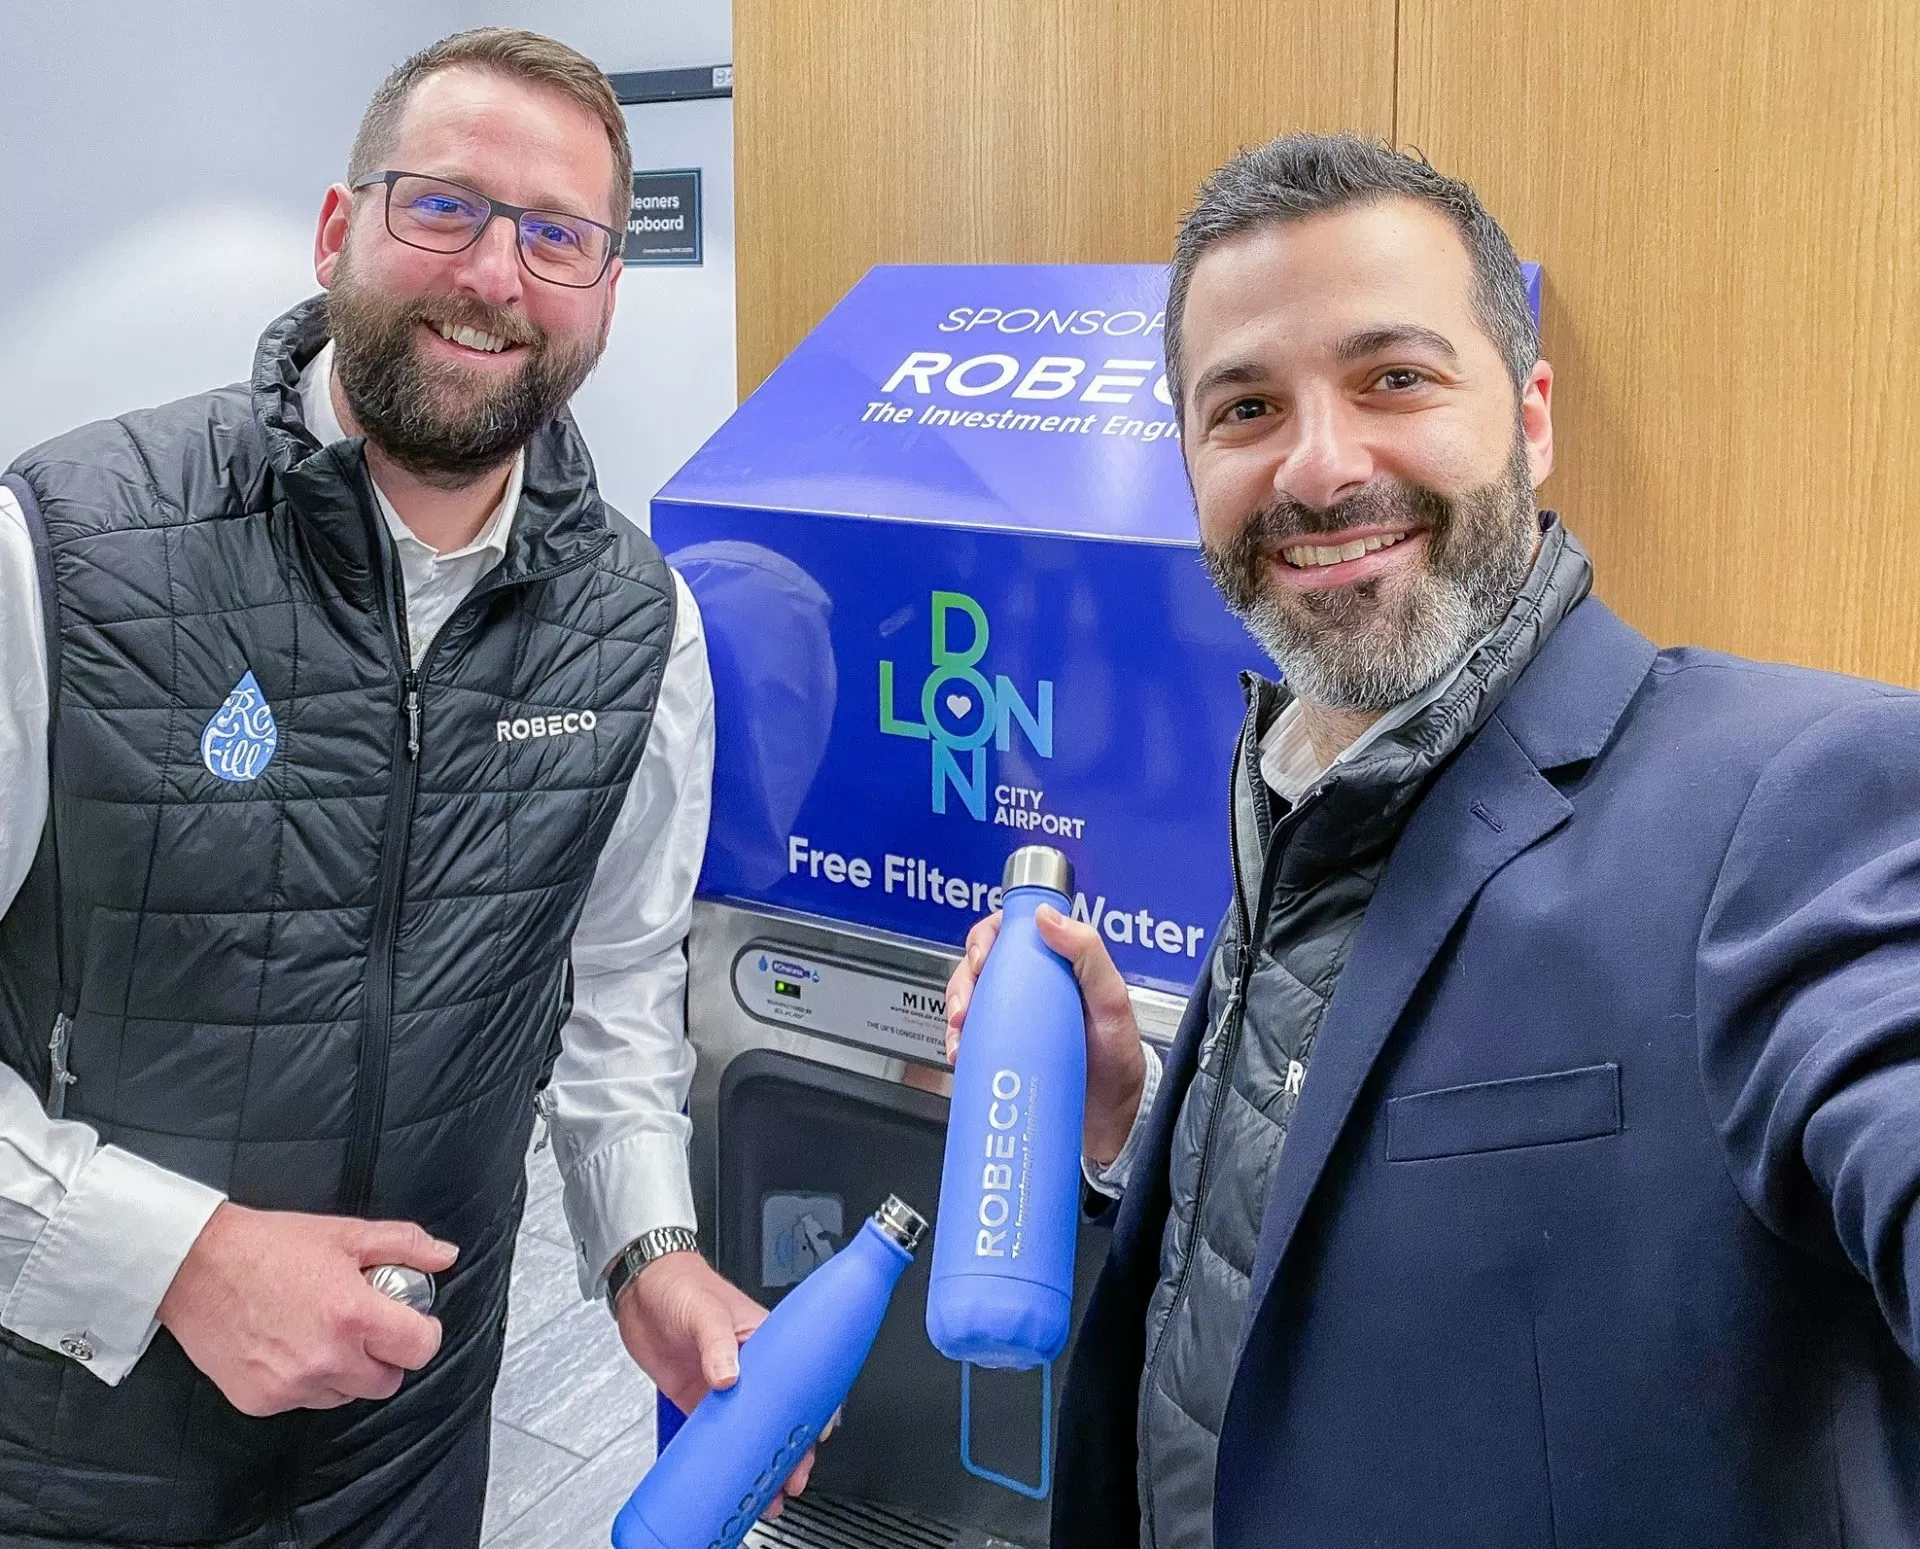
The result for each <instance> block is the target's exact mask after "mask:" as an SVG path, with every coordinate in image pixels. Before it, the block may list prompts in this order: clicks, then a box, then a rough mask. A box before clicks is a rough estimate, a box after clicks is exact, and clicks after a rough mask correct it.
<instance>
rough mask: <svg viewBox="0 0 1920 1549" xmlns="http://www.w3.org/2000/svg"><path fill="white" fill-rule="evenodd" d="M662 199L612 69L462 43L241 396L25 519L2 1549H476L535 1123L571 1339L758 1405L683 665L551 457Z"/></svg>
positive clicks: (565, 457)
mask: <svg viewBox="0 0 1920 1549" xmlns="http://www.w3.org/2000/svg"><path fill="white" fill-rule="evenodd" d="M630 184H631V163H630V155H629V150H628V144H627V136H626V128H625V123H624V120H623V118H622V116H621V112H620V109H619V106H618V104H617V103H616V101H615V99H614V96H613V93H612V91H611V89H610V87H609V86H608V84H607V81H606V79H605V77H604V76H602V75H601V73H600V72H599V71H598V70H597V69H596V68H595V67H594V66H593V65H592V64H591V63H590V62H589V61H588V60H586V59H584V58H583V57H581V56H580V55H578V54H576V53H575V52H573V51H572V50H571V49H568V48H565V47H563V46H562V45H559V44H557V43H554V42H552V41H550V40H548V39H545V38H542V37H539V36H537V35H535V34H532V33H526V32H519V31H512V30H507V29H483V30H481V31H477V32H470V33H464V34H461V35H459V36H456V37H453V38H449V39H447V40H445V41H443V42H441V43H439V44H436V45H435V46H433V47H432V48H429V49H427V50H426V51H424V52H423V53H421V54H419V55H417V56H415V57H414V58H413V59H410V60H408V61H407V62H406V63H405V64H403V65H401V66H400V67H399V68H398V69H397V70H395V71H394V73H393V74H392V75H391V76H390V77H388V79H387V80H386V82H385V83H384V84H383V85H382V86H381V87H380V89H379V91H378V92H377V93H376V94H375V96H374V99H373V102H372V104H371V106H370V107H369V108H368V110H367V113H366V116H365V119H364V121H363V122H362V124H361V128H360V131H359V134H358V136H357V138H356V140H355V143H354V147H353V152H352V158H351V162H350V165H349V171H348V177H347V179H346V181H345V182H343V183H339V184H336V185H335V186H333V187H332V188H331V189H329V190H328V192H327V194H326V197H325V200H324V203H323V205H322V208H321V212H320V221H319V230H318V233H317V236H316V239H315V272H316V275H317V276H318V278H319V281H320V283H321V284H322V285H323V286H324V287H326V294H325V295H324V296H321V297H317V298H315V299H314V300H311V301H308V302H304V303H302V304H301V305H300V306H297V307H295V308H294V309H293V310H292V311H291V312H289V313H287V314H286V315H285V316H284V317H282V318H280V319H279V320H278V321H277V322H275V323H274V324H272V326H271V327H269V328H268V330H267V331H266V333H265V335H264V336H263V337H262V339H261V343H260V347H259V352H258V354H257V356H256V359H255V363H254V370H253V376H252V379H251V381H250V382H248V383H246V384H243V385H238V386H234V387H230V388H224V389H221V390H219V391H216V392H211V393H207V394H203V395H201V396H199V397H197V398H192V399H187V400H184V401H182V402H180V403H175V404H170V405H167V406H164V407H162V408H158V409H153V410H148V411H144V412H140V413H134V414H128V415H124V416H122V417H121V418H119V419H117V420H113V421H110V422H105V423H102V424H96V425H90V426H86V427H84V428H82V429H80V430H77V431H74V432H72V433H70V434H69V435H66V436H63V437H60V438H59V439H57V440H55V441H53V442H50V443H48V444H47V445H45V446H42V447H39V448H37V449H35V450H33V451H30V452H28V453H26V454H25V455H23V456H22V457H20V458H19V459H18V460H17V461H16V462H15V463H14V464H13V466H12V468H11V469H10V470H9V471H8V473H7V475H6V477H5V480H4V483H3V484H0V788H4V789H6V790H7V791H8V801H7V803H6V805H5V807H4V809H0V1541H3V1542H5V1543H8V1544H33V1545H50V1544H82V1543H84V1544H94V1543H106V1542H112V1543H127V1542H132V1541H135V1540H137V1541H138V1542H140V1543H143V1544H156V1545H158V1544H166V1545H176V1544H177V1545H186V1544H195V1545H214V1544H219V1545H229V1546H241V1545H245V1546H254V1545H259V1546H266V1545H273V1546H286V1545H296V1544H297V1545H315V1544H329V1545H335V1544H338V1545H389V1544H391V1545H401V1544H407V1545H415V1544H421V1543H428V1542H431V1543H433V1544H436V1545H438V1544H449V1545H451V1544H461V1543H466V1544H472V1543H476V1542H477V1541H478V1538H479V1532H480V1521H481V1503H482V1499H483V1496H484V1492H485V1480H486V1462H487V1445H488V1429H489V1404H490V1397H491V1393H492V1389H493V1384H494V1379H495V1377H496V1376H497V1374H498V1371H499V1367H500V1359H501V1344H502V1337H503V1332H504V1327H505V1322H506V1309H507V1285H508V1272H509V1267H510V1264H511V1260H512V1253H513V1243H514V1233H515V1228H516V1226H517V1224H518V1222H519V1218H520V1214H521V1208H522V1205H523V1203H524V1197H525V1186H524V1174H523V1171H522V1159H523V1157H524V1155H525V1153H526V1149H527V1144H528V1140H529V1135H530V1131H531V1127H532V1122H533V1119H534V1116H535V1112H536V1110H538V1111H539V1112H540V1113H541V1114H543V1115H545V1116H546V1118H547V1119H548V1120H549V1122H550V1126H551V1133H552V1137H553V1142H554V1153H555V1157H556V1160H557V1161H558V1163H559V1166H560V1169H561V1172H562V1174H563V1177H564V1183H565V1193H564V1200H565V1206H566V1213H567V1218H568V1222H569V1225H570V1227H571V1230H572V1233H573V1236H574V1239H575V1244H576V1249H577V1255H576V1258H577V1268H578V1271H579V1278H580V1284H581V1288H582V1291H583V1293H584V1294H585V1295H587V1296H590V1297H598V1296H604V1297H605V1298H606V1299H607V1300H608V1302H609V1303H610V1305H611V1306H612V1307H613V1309H614V1314H615V1317H616V1318H617V1320H618V1323H619V1328H620V1333H621V1335H622V1337H623V1339H624V1341H625V1343H626V1345H627V1348H628V1349H629V1351H630V1352H631V1353H632V1355H633V1357H634V1359H635V1360H636V1361H637V1362H638V1363H639V1364H640V1365H641V1366H642V1367H644V1368H645V1369H646V1370H647V1371H648V1372H649V1373H650V1374H651V1375H652V1376H653V1378H654V1379H655V1380H656V1381H657V1382H658V1383H659V1385H660V1387H661V1389H662V1391H664V1392H665V1393H666V1394H667V1395H668V1396H669V1397H670V1398H672V1399H674V1400H675V1401H676V1402H677V1403H678V1404H680V1405H681V1406H682V1407H683V1408H690V1407H691V1406H692V1405H693V1404H694V1403H696V1402H697V1401H698V1400H699V1398H700V1397H701V1396H702V1395H703V1394H704V1393H705V1392H706V1391H707V1390H708V1388H709V1387H712V1386H719V1385H725V1384H727V1383H729V1382H731V1381H732V1380H733V1378H734V1376H735V1374H736V1373H737V1369H738V1368H737V1364H736V1351H737V1346H738V1342H739V1340H740V1339H742V1338H744V1337H745V1335H746V1333H747V1332H748V1331H749V1330H751V1328H752V1327H753V1326H754V1325H755V1324H756V1323H757V1322H758V1320H759V1319H760V1317H761V1316H762V1312H761V1309H759V1308H758V1307H756V1306H755V1305H754V1303H753V1302H752V1301H750V1300H749V1299H748V1298H747V1297H746V1296H745V1295H743V1294H742V1293H740V1292H739V1291H737V1290H736V1289H735V1288H733V1287H732V1286H730V1285H728V1284H727V1283H726V1282H725V1281H723V1280H722V1279H721V1278H720V1277H719V1276H718V1275H716V1274H715V1273H714V1272H713V1271H712V1270H711V1269H710V1268H709V1267H708V1266H707V1265H706V1264H705V1262H704V1261H703V1260H702V1259H701V1257H700V1256H699V1254H698V1252H697V1251H695V1242H694V1236H693V1226H694V1217H693V1209H692V1200H691V1193H690V1190H689V1187H688V1183H687V1175H686V1123H685V1120H684V1119H683V1118H682V1117H681V1114H680V1107H681V1103H682V1100H683V1099H684V1096H685V1093H686V1088H687V1083H688V1081H689V1079H690V1076H691V1072H692V1064H693V1060H692V1055H691V1053H690V1052H689V1050H688V1047H687V1043H686V1038H685V1028H684V1025H683V1020H682V1009H681V1007H682V993H681V992H682V988H683V984H684V977H685V971H686V969H685V957H684V937H685V933H686V929H687V922H688V917H689V911H690V908H691V896H692V890H693V883H694V878H695V876H696V875H697V873H698V870H699V863H700V857H701V853H702V850H703V848H704V844H705V837H706V824H707V810H708V799H709V797H708V792H709V783H710V776H711V770H712V760H713V720H712V698H711V686H710V683H709V679H708V675H707V665H706V656H705V647H704V644H703V641H702V636H701V631H700V620H699V615H698V612H697V610H696V609H695V606H694V603H693V599H692V597H691V595H690V594H689V593H688V591H687V589H686V587H685V585H684V584H683V583H682V582H681V581H680V580H679V579H678V578H677V577H675V576H674V575H672V574H671V573H670V572H669V571H668V569H667V568H666V566H665V564H664V563H663V562H662V560H661V557H660V554H659V551H658V550H657V549H656V548H655V547H654V546H653V544H652V542H651V541H650V540H649V539H648V538H647V537H646V536H645V535H644V534H642V533H641V532H640V531H639V530H638V529H637V528H635V527H634V526H633V525H631V524H630V523H629V522H628V521H627V520H626V519H625V518H624V517H622V516H621V515H620V514H619V513H618V512H616V511H614V510H613V509H612V508H611V507H610V506H608V505H607V504H606V503H605V502H604V501H603V500H602V499H601V497H600V495H599V492H598V490H597V488H596V486H595V482H594V475H593V466H592V463H591V461H590V460H589V458H588V455H587V450H586V448H585V446H584V445H583V444H582V442H581V439H580V436H579V434H578V432H577V431H576V430H575V428H574V426H573V423H572V421H571V419H570V418H569V417H568V415H567V412H566V405H567V403H568V400H569V399H570V398H571V397H572V395H573V393H574V390H575V389H576V388H578V387H579V385H580V383H581V382H582V381H583V380H584V379H585V377H586V375H587V373H588V372H589V371H590V370H591V369H592V368H593V365H594V363H595V361H596V360H598V358H599V356H600V353H601V351H602V349H603V348H604V347H605V344H606V340H607V330H608V326H609V324H610V322H611V320H612V317H613V306H614V295H615V291H616V289H617V286H618V281H619V277H620V269H619V264H618V259H619V253H620V245H621V226H622V223H623V221H624V212H625V210H626V208H627V204H628V199H629V188H630ZM393 1265H398V1266H403V1267H404V1268H405V1269H406V1270H408V1271H412V1272H424V1274H418V1273H413V1274H406V1273H396V1272H395V1271H393V1270H392V1269H384V1270H383V1269H381V1266H393ZM370 1271H378V1273H376V1274H373V1275H372V1278H371V1279H370V1278H369V1274H368V1272H370ZM427 1276H432V1277H434V1281H437V1284H435V1283H434V1281H428V1280H427V1278H426V1277H427ZM409 1282H410V1283H411V1284H412V1286H413V1287H414V1288H415V1289H416V1290H419V1289H422V1288H429V1287H430V1288H431V1290H432V1293H433V1300H432V1303H431V1312H429V1311H427V1310H424V1306H423V1303H424V1302H425V1298H417V1299H416V1300H415V1301H414V1302H413V1303H412V1304H406V1303H403V1302H402V1301H400V1300H397V1299H391V1298H390V1296H389V1295H383V1294H382V1291H381V1290H378V1289H376V1288H375V1286H376V1285H379V1286H382V1287H387V1286H393V1285H398V1286H400V1287H402V1288H405V1287H406V1286H407V1285H408V1284H409ZM804 1476H805V1467H804V1466H803V1468H802V1469H801V1470H800V1472H799V1473H797V1474H796V1476H795V1479H794V1481H793V1482H792V1483H791V1484H790V1488H792V1489H798V1488H799V1486H800V1484H801V1483H803V1482H804Z"/></svg>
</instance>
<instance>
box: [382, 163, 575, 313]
mask: <svg viewBox="0 0 1920 1549" xmlns="http://www.w3.org/2000/svg"><path fill="white" fill-rule="evenodd" d="M491 214H492V211H491V209H490V208H489V207H488V205H487V202H486V200H484V199H482V198H480V197H479V196H478V195H476V194H475V193H474V192H473V191H472V190H471V189H467V188H462V187H461V186H460V185H459V184H458V183H443V182H441V181H440V180H439V179H438V178H430V177H419V176H416V175H414V174H412V173H409V174H407V175H406V176H405V177H397V178H395V179H394V180H393V185H392V187H391V189H390V190H389V192H388V195H387V224H388V227H389V229H390V230H391V231H392V232H393V235H394V236H395V237H396V238H398V239H399V240H400V241H402V242H405V243H407V244H409V245H410V246H413V247H419V248H425V249H427V250H428V251H429V252H435V253H457V252H459V251H460V250H461V249H462V248H464V247H466V246H468V245H469V244H470V243H472V242H473V240H474V238H475V237H476V236H478V234H479V232H480V229H481V228H482V227H483V226H485V225H486V223H487V220H488V217H489V216H490V215H491ZM518 231H519V238H520V252H521V254H522V256H523V257H524V258H525V259H526V263H527V267H528V268H529V269H531V270H533V272H534V273H535V274H538V275H540V276H541V277H542V278H544V279H550V280H553V281H555V282H556V283H558V284H561V285H582V286H584V285H591V284H593V283H594V281H596V280H597V279H599V278H600V276H601V274H602V273H603V272H604V271H605V269H606V267H607V250H608V248H609V247H611V246H612V239H611V238H610V237H609V236H608V234H607V232H606V231H605V230H603V229H602V228H601V227H599V226H596V225H594V224H593V222H591V221H584V220H581V219H580V218H579V217H578V216H573V215H564V214H561V213H560V212H558V211H554V210H529V211H527V212H526V213H525V214H524V215H522V216H521V217H520V220H519V225H518Z"/></svg>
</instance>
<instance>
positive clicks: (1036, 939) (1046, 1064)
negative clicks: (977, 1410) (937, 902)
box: [927, 845, 1087, 1496]
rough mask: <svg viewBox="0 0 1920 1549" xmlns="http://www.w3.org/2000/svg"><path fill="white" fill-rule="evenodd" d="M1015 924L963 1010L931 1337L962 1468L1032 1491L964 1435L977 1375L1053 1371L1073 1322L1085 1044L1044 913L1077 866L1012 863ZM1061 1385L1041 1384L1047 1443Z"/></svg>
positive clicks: (1009, 917)
mask: <svg viewBox="0 0 1920 1549" xmlns="http://www.w3.org/2000/svg"><path fill="white" fill-rule="evenodd" d="M1001 891H1002V908H1003V909H1004V911H1005V917H1004V919H1003V920H1002V922H1001V926H1000V935H999V937H998V939H996V940H995V942H994V944H993V950H992V951H991V952H989V953H988V954H987V960H986V963H985V965H984V966H983V967H982V968H981V970H980V980H979V983H978V984H977V985H976V986H975V987H974V992H973V999H972V1000H971V1001H970V1002H969V1003H968V1006H967V1021H966V1027H965V1029H964V1030H963V1033H962V1037H961V1040H960V1056H959V1059H958V1061H957V1062H956V1064H955V1066H954V1071H953V1103H952V1107H951V1109H950V1110H949V1113H948V1116H947V1152H946V1164H945V1167H944V1168H943V1170H942V1172H941V1175H940V1213H939V1215H938V1216H937V1217H936V1218H935V1224H934V1233H933V1277H932V1282H931V1284H930V1285H929V1287H928V1290H927V1336H928V1337H929V1338H930V1339H931V1340H932V1341H933V1343H934V1346H935V1347H936V1348H937V1349H938V1350H939V1351H940V1353H941V1354H942V1355H944V1356H947V1357H948V1358H949V1359H951V1360H955V1361H961V1362H964V1363H966V1366H963V1368H962V1372H961V1390H960V1391H961V1408H962V1422H961V1436H962V1448H963V1450H962V1461H963V1462H964V1463H965V1464H966V1466H967V1468H968V1469H969V1470H970V1471H971V1472H973V1473H976V1474H979V1475H981V1477H983V1478H990V1479H993V1480H994V1481H995V1482H996V1483H999V1484H1003V1485H1006V1486H1008V1487H1009V1488H1011V1489H1016V1490H1019V1491H1021V1493H1023V1494H1027V1495H1036V1496H1038V1495H1044V1494H1045V1493H1046V1478H1047V1461H1048V1460H1047V1459H1046V1458H1045V1457H1044V1456H1043V1460H1042V1472H1041V1484H1040V1486H1038V1487H1034V1486H1029V1485H1026V1484H1024V1483H1022V1482H1020V1481H1016V1480H1012V1479H1008V1478H1005V1477H1003V1476H1001V1475H997V1474H992V1473H988V1472H986V1471H985V1470H982V1469H980V1468H976V1467H975V1466H974V1463H973V1459H972V1456H971V1443H970V1440H969V1438H968V1423H967V1422H968V1420H969V1419H970V1416H969V1415H968V1414H967V1410H968V1409H969V1407H970V1405H969V1398H970V1394H971V1373H970V1372H969V1371H968V1370H967V1367H970V1366H990V1367H1012V1368H1016V1369H1022V1370H1024V1369H1027V1368H1031V1367H1035V1366H1044V1367H1050V1366H1051V1365H1052V1363H1053V1361H1054V1359H1055V1358H1056V1357H1057V1356H1058V1355H1059V1354H1060V1352H1061V1350H1062V1349H1064V1348H1065V1346H1066V1343H1067V1332H1068V1327H1069V1324H1070V1323H1071V1321H1072V1316H1073V1251H1074V1243H1075V1239H1076V1237H1077V1236H1078V1234H1079V1213H1080V1132H1081V1129H1082V1126H1083V1125H1084V1123H1085V1120H1086V1103H1087V1041H1086V1040H1087V1035H1086V1024H1085V1021H1084V1019H1083V1017H1082V1014H1081V1009H1080V991H1079V987H1078V986H1077V985H1076V984H1075V983H1074V978H1073V970H1072V969H1071V968H1070V967H1068V966H1067V962H1066V959H1064V958H1062V957H1061V956H1059V954H1057V953H1056V952H1054V950H1053V949H1052V948H1051V947H1049V946H1048V945H1047V944H1046V943H1045V942H1044V941H1042V940H1041V939H1040V930H1039V927H1038V926H1037V925H1036V924H1035V923H1034V918H1033V916H1034V911H1035V910H1037V909H1038V908H1039V907H1040V906H1041V905H1042V904H1051V905H1052V906H1053V907H1054V908H1055V909H1058V910H1059V911H1060V912H1061V913H1062V914H1064V913H1066V912H1067V910H1068V907H1069V906H1068V903H1067V900H1068V897H1069V896H1070V895H1071V894H1072V892H1073V866H1072V864H1071V863H1070V862H1069V861H1068V860H1067V858H1066V857H1065V856H1064V855H1062V854H1061V853H1060V852H1059V851H1058V850H1055V849H1052V848H1050V847H1048V846H1046V845H1027V846H1025V847H1023V848H1022V849H1018V850H1016V851H1014V852H1013V854H1012V855H1011V856H1009V857H1008V859H1007V867H1006V873H1005V876H1004V879H1003V882H1002V889H1001ZM1051 1400H1052V1382H1051V1373H1049V1374H1048V1376H1047V1378H1046V1379H1045V1388H1044V1391H1043V1400H1042V1401H1043V1411H1042V1438H1043V1439H1042V1447H1043V1451H1044V1449H1046V1447H1047V1441H1046V1437H1047V1434H1048V1431H1049V1429H1050V1426H1049V1424H1048V1417H1049V1415H1050V1412H1051Z"/></svg>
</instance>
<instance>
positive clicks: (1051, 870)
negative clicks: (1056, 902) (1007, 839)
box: [1000, 844, 1073, 898]
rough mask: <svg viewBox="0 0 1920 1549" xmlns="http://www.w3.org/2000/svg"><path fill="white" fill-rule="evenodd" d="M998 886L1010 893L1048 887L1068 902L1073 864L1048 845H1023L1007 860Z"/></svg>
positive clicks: (1071, 890)
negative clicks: (1021, 888) (1026, 888)
mask: <svg viewBox="0 0 1920 1549" xmlns="http://www.w3.org/2000/svg"><path fill="white" fill-rule="evenodd" d="M1000 886H1001V889H1002V890H1003V891H1005V892H1009V893H1010V892H1012V891H1013V890H1014V889H1015V888H1017V887H1050V888H1052V889H1053V890H1054V892H1056V893H1064V894H1066V895H1067V896H1068V897H1069V898H1071V897H1072V896H1073V862H1072V861H1070V860H1068V859H1067V858H1066V856H1064V855H1062V854H1061V853H1060V852H1059V851H1058V850H1056V849H1054V847H1053V846H1052V845H1050V844H1023V845H1022V846H1020V848H1019V849H1017V850H1015V851H1014V852H1013V854H1011V855H1009V856H1008V857H1007V869H1006V871H1005V872H1003V873H1002V874H1001V878H1000Z"/></svg>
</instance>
